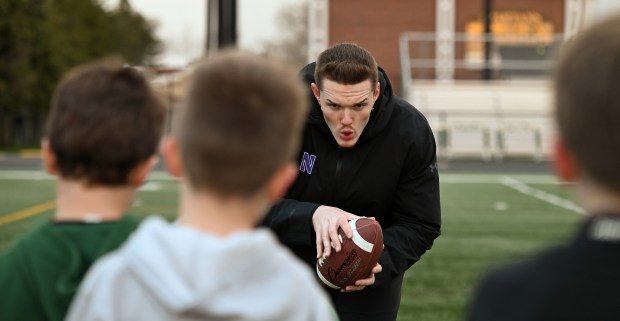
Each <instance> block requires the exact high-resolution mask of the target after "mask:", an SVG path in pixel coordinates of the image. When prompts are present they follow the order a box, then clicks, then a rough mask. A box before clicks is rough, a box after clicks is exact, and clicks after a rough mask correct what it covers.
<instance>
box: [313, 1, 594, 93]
mask: <svg viewBox="0 0 620 321" xmlns="http://www.w3.org/2000/svg"><path fill="white" fill-rule="evenodd" d="M594 2H595V0H544V1H540V0H492V1H491V4H492V15H491V16H492V20H491V21H492V33H493V35H494V36H496V35H498V36H501V35H507V34H513V35H514V34H516V35H518V36H536V37H539V38H540V37H546V40H544V41H543V42H542V47H541V43H536V44H535V45H532V44H531V43H529V44H528V42H527V41H526V40H523V41H521V42H520V40H518V39H514V38H513V39H512V40H506V39H504V40H503V41H504V43H503V47H500V46H499V45H498V44H497V43H496V44H494V46H495V47H494V49H493V50H494V53H493V54H494V55H496V56H498V57H499V55H502V56H503V57H504V58H505V57H506V56H511V55H512V56H516V57H517V58H518V57H525V56H528V55H529V56H533V58H536V57H535V56H536V54H535V52H538V53H539V54H540V56H541V59H542V58H545V57H547V58H548V55H546V54H545V53H541V52H542V51H544V50H546V49H548V48H549V47H553V46H554V43H555V41H556V40H557V37H562V38H564V37H567V36H570V35H571V34H574V33H575V32H576V31H577V30H578V29H579V28H580V27H581V26H582V25H583V21H584V17H585V13H586V11H587V8H588V6H590V7H591V6H592V3H594ZM309 8H310V19H309V23H310V35H309V51H310V52H309V57H310V60H314V59H316V56H317V55H318V53H319V52H320V51H322V50H323V49H325V48H326V47H328V46H329V45H332V44H335V43H339V42H354V43H357V44H359V45H361V46H363V47H365V48H367V49H369V50H370V51H371V52H372V53H373V55H374V56H375V58H376V59H377V61H378V63H379V64H380V65H381V66H382V67H383V68H385V69H386V71H387V72H388V75H389V76H390V78H391V80H392V82H393V85H394V87H395V88H396V90H397V92H400V91H401V89H402V84H401V79H402V73H403V72H406V71H403V66H402V65H401V56H402V55H403V54H402V53H401V50H402V49H403V48H399V39H400V38H401V37H402V34H403V33H405V32H416V34H415V35H414V36H415V37H414V38H415V39H419V38H421V37H422V38H423V36H424V35H421V34H419V33H428V35H427V36H428V37H432V38H433V39H432V40H428V41H427V44H426V45H423V48H422V49H419V50H418V51H422V52H423V54H424V55H425V56H424V57H422V58H423V59H430V60H433V61H430V60H429V61H426V62H427V63H428V64H431V66H430V67H432V68H430V67H429V69H428V70H426V71H425V70H417V71H416V70H413V71H411V72H412V77H414V78H416V77H422V78H430V79H436V78H450V79H480V77H481V73H480V69H481V68H482V67H481V65H480V64H481V59H483V57H482V55H483V50H484V49H483V48H484V44H483V43H482V42H480V41H478V42H473V41H453V40H450V41H449V42H446V41H443V42H442V40H441V39H455V38H456V39H457V40H458V39H459V37H461V38H462V37H467V36H472V35H478V36H480V37H482V34H483V30H484V28H483V26H484V24H483V21H484V17H485V10H484V8H485V0H382V1H375V0H311V1H309ZM416 37H417V38H416ZM441 37H444V38H441ZM496 41H500V40H496ZM413 42H415V43H409V47H410V48H408V49H409V50H412V51H416V49H415V48H413V47H414V46H415V45H416V44H418V45H419V44H420V43H422V42H421V41H417V40H416V41H413ZM499 44H500V45H501V44H502V43H499ZM528 48H529V49H531V50H533V51H534V54H532V53H530V52H529V51H528V50H529V49H528ZM500 51H501V52H500ZM436 53H440V54H436ZM414 56H415V54H414V53H412V56H411V58H416V57H414ZM418 58H419V57H418ZM496 58H497V57H496ZM499 58H501V57H499ZM526 58H527V57H526ZM529 59H532V57H529ZM454 61H456V66H455V62H454ZM459 61H460V62H459ZM421 62H424V61H421ZM476 63H478V66H476ZM422 65H423V64H422ZM435 67H437V68H435ZM465 67H467V68H465ZM416 72H417V74H416Z"/></svg>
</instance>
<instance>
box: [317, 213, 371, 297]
mask: <svg viewBox="0 0 620 321" xmlns="http://www.w3.org/2000/svg"><path fill="white" fill-rule="evenodd" d="M349 225H350V226H351V229H352V230H353V237H352V238H350V239H348V238H347V237H346V235H345V234H344V231H343V230H342V229H338V236H339V238H340V240H341V243H342V247H341V250H340V252H336V251H335V250H333V248H332V252H331V255H330V256H329V257H321V258H319V259H318V260H317V264H316V272H317V274H318V276H319V278H320V279H321V281H323V283H325V285H327V286H329V287H330V288H333V289H340V288H344V287H346V286H347V285H351V284H354V283H355V281H357V280H359V279H364V278H367V277H368V276H369V275H370V272H371V271H372V268H373V267H375V265H377V263H378V262H379V257H380V256H381V252H382V251H383V231H382V230H381V225H379V222H377V221H376V220H374V219H370V218H366V217H360V218H357V219H354V220H350V221H349Z"/></svg>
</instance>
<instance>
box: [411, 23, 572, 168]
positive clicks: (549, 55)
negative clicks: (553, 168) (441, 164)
mask: <svg viewBox="0 0 620 321" xmlns="http://www.w3.org/2000/svg"><path fill="white" fill-rule="evenodd" d="M563 41H564V37H563V35H561V34H552V35H541V36H536V35H534V36H523V35H481V34H479V35H472V34H465V33H456V34H451V35H450V34H443V35H438V34H436V33H422V32H406V33H403V34H401V36H400V54H401V77H402V82H401V83H402V84H403V88H402V92H403V96H404V97H405V98H406V99H408V100H409V101H410V102H411V103H412V104H413V105H414V106H416V107H417V108H418V109H420V110H421V111H422V112H423V113H424V114H425V115H426V117H427V118H428V120H429V123H430V124H431V126H432V127H433V130H434V132H435V135H436V139H437V143H438V156H439V157H440V158H444V159H453V158H460V157H468V158H470V157H476V158H481V159H483V160H503V159H505V158H510V157H526V158H532V159H535V160H544V159H547V158H549V156H550V150H551V143H552V140H553V136H554V135H555V131H554V126H553V121H552V117H551V109H552V97H551V90H550V86H549V85H550V84H549V76H550V73H551V70H552V68H553V65H554V62H555V57H556V55H557V51H558V50H559V48H560V46H561V43H562V42H563ZM485 77H489V78H490V79H488V80H487V79H484V78H485Z"/></svg>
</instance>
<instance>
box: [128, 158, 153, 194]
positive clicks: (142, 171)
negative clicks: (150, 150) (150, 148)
mask: <svg viewBox="0 0 620 321" xmlns="http://www.w3.org/2000/svg"><path fill="white" fill-rule="evenodd" d="M157 162H158V158H157V157H156V156H151V157H149V158H148V159H147V160H145V161H143V162H141V163H139V164H138V165H136V167H135V168H134V169H133V170H132V171H131V173H129V184H131V185H132V186H135V187H139V186H140V185H142V183H143V182H144V181H145V180H146V177H147V176H148V175H149V173H150V172H151V170H152V169H153V167H155V165H157Z"/></svg>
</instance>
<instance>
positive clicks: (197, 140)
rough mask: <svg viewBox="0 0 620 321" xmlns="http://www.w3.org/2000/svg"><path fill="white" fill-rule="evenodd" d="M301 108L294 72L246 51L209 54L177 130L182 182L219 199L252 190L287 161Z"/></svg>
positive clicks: (295, 141) (302, 95) (297, 137)
mask: <svg viewBox="0 0 620 321" xmlns="http://www.w3.org/2000/svg"><path fill="white" fill-rule="evenodd" d="M306 112H307V99H306V92H305V90H304V89H303V86H302V85H301V81H300V79H298V76H297V73H296V72H295V71H293V70H289V69H288V68H285V67H283V66H281V65H280V64H278V63H276V62H275V61H271V60H268V59H267V58H264V57H259V56H255V55H251V54H248V53H240V52H226V53H222V54H219V55H217V56H214V57H211V58H208V59H207V60H206V61H205V62H204V63H203V64H202V65H200V66H199V67H198V68H197V69H196V71H195V72H194V75H193V80H192V84H191V87H190V90H189V95H188V97H187V104H186V110H185V111H184V113H183V116H182V118H181V121H180V123H179V124H178V126H177V130H176V136H177V138H178V141H179V145H180V154H181V160H182V164H183V171H184V175H185V177H186V179H187V182H188V184H189V185H190V186H191V187H192V188H193V189H195V190H198V191H200V190H209V191H210V192H214V193H216V194H218V195H220V196H225V197H226V196H250V195H254V194H256V193H257V192H259V191H260V190H261V189H262V188H263V187H265V185H266V184H267V183H268V182H269V181H270V179H272V177H273V176H274V174H275V173H276V172H277V171H279V170H281V168H282V167H283V166H284V165H286V164H289V165H290V164H291V161H292V160H293V159H294V156H295V153H296V152H297V149H298V144H299V141H300V136H301V128H302V122H303V119H304V118H305V116H306ZM293 173H296V172H295V171H294V172H293ZM293 177H294V176H293ZM291 180H292V179H291Z"/></svg>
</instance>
